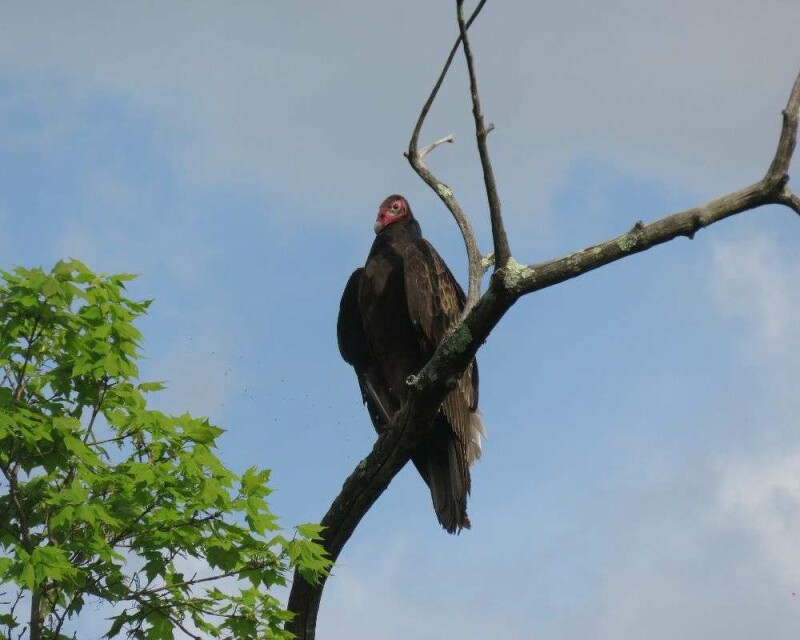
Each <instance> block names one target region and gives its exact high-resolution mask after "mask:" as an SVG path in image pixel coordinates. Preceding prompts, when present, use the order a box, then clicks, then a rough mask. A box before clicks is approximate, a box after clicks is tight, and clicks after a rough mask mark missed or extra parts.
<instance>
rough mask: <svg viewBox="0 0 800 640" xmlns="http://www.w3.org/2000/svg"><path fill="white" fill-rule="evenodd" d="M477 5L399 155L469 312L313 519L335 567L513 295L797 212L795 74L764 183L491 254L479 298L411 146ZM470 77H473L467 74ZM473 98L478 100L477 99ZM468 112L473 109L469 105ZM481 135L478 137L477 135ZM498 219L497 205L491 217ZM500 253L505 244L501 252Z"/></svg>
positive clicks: (310, 600) (297, 587)
mask: <svg viewBox="0 0 800 640" xmlns="http://www.w3.org/2000/svg"><path fill="white" fill-rule="evenodd" d="M485 1H486V0H482V1H481V2H480V3H479V4H478V5H477V7H476V9H475V11H474V12H473V14H472V16H471V17H470V19H469V20H468V21H466V22H464V21H463V16H461V15H459V23H460V28H461V29H460V30H461V35H460V36H459V39H458V40H457V41H456V44H455V45H454V47H453V49H452V50H451V52H450V56H449V57H448V59H447V62H446V63H445V66H444V69H443V70H442V73H441V74H440V76H439V79H438V80H437V82H436V84H435V86H434V88H433V91H432V92H431V95H430V97H429V98H428V101H427V102H426V103H425V105H424V106H423V109H422V112H421V113H420V116H419V119H418V120H417V124H416V126H415V128H414V132H413V134H412V137H411V141H410V143H409V149H408V153H407V154H406V155H407V157H408V159H409V162H410V163H411V165H412V167H414V169H415V171H417V173H418V174H419V175H420V177H421V178H422V179H423V180H424V181H425V182H426V183H427V184H428V185H429V186H430V187H431V188H432V189H434V190H435V191H436V193H437V194H438V195H439V197H440V198H441V199H442V201H443V202H445V204H446V205H447V207H448V209H449V210H450V211H451V213H452V214H453V216H454V217H455V218H456V221H457V222H458V224H459V228H460V229H461V232H462V235H463V236H464V241H465V244H466V247H467V254H468V256H469V264H470V267H469V268H470V287H469V291H470V294H469V298H468V305H469V306H468V309H467V312H465V316H464V317H463V319H462V321H461V322H460V323H459V325H458V326H457V327H456V329H455V331H453V332H452V333H451V334H450V335H448V337H447V338H446V339H445V340H443V341H442V343H441V344H440V345H439V347H438V348H437V350H436V352H435V353H434V355H433V357H432V358H431V359H430V361H429V362H428V363H427V364H426V365H425V366H424V367H423V368H422V370H421V371H420V372H419V374H418V375H416V376H413V379H412V381H411V382H410V392H409V396H408V399H407V401H406V403H405V404H404V405H403V407H402V409H401V410H400V411H399V412H398V413H397V414H396V415H395V416H393V418H392V420H391V421H390V422H391V424H390V426H389V427H388V428H387V429H386V430H385V431H383V432H382V433H381V434H380V435H379V436H378V439H377V441H376V443H375V445H374V446H373V448H372V451H371V452H370V454H369V455H368V456H367V457H366V458H364V459H363V460H362V461H361V462H359V464H358V466H357V467H356V469H355V471H354V472H353V474H352V475H351V476H350V477H349V478H347V480H346V481H345V483H344V486H343V487H342V490H341V492H340V493H339V495H338V496H337V497H336V499H335V500H334V502H333V504H332V505H331V507H330V509H329V510H328V512H327V513H326V514H325V517H324V518H323V519H322V522H321V524H322V525H323V527H324V529H323V532H322V544H323V546H324V548H325V549H326V550H327V552H328V554H329V557H330V559H331V560H333V561H334V562H335V561H336V560H337V558H338V557H339V553H340V552H341V550H342V549H343V547H344V545H345V544H346V542H347V540H348V539H349V538H350V536H351V535H352V533H353V531H354V530H355V528H356V527H357V526H358V524H359V522H360V521H361V519H362V518H363V517H364V515H365V514H366V513H367V511H368V510H369V509H370V507H371V506H372V505H373V504H374V502H375V501H376V500H377V499H378V498H379V497H380V495H381V494H382V493H383V491H384V490H385V489H386V487H387V486H388V485H389V483H390V482H391V480H392V478H393V477H394V476H395V475H396V474H397V473H398V472H399V471H400V469H402V467H403V466H404V465H405V464H406V463H407V462H408V460H409V458H410V451H411V450H412V449H413V448H414V446H415V445H416V444H418V443H419V442H420V441H421V440H422V439H424V438H425V437H426V436H427V434H428V433H429V430H430V428H431V422H432V420H433V418H434V417H435V415H436V413H437V412H438V411H439V407H440V405H441V402H442V400H443V399H444V397H445V395H446V394H447V393H448V392H449V391H450V389H452V388H453V386H454V385H455V384H456V381H457V380H458V379H459V378H460V376H461V375H463V373H464V371H465V370H466V368H467V367H468V366H469V364H470V363H471V362H472V360H473V358H474V357H475V354H476V352H477V351H478V349H479V348H480V346H481V345H482V344H483V343H484V342H485V340H486V339H487V338H488V336H489V334H490V333H491V331H492V329H493V328H494V327H495V326H496V325H497V323H498V322H499V321H500V320H501V318H502V317H503V316H504V315H505V313H506V312H507V311H508V310H509V309H510V308H511V307H512V306H513V304H514V303H515V302H516V301H517V300H518V299H519V298H520V297H522V296H523V295H526V294H528V293H532V292H534V291H538V290H540V289H544V288H546V287H549V286H552V285H555V284H558V283H561V282H564V281H566V280H570V279H572V278H575V277H577V276H579V275H582V274H583V273H586V272H588V271H591V270H593V269H597V268H599V267H601V266H604V265H606V264H610V263H611V262H614V261H616V260H619V259H621V258H624V257H626V256H629V255H633V254H635V253H640V252H642V251H645V250H647V249H649V248H651V247H654V246H656V245H658V244H663V243H665V242H668V241H670V240H673V239H675V238H677V237H679V236H686V237H689V238H692V237H693V236H694V234H695V233H696V232H697V231H698V230H699V229H703V228H705V227H707V226H709V225H711V224H713V223H715V222H718V221H720V220H723V219H725V218H727V217H730V216H732V215H735V214H737V213H741V212H743V211H747V210H750V209H754V208H757V207H760V206H763V205H766V204H784V205H786V206H788V207H791V208H792V209H794V210H795V211H797V212H798V213H800V198H798V196H797V195H796V194H794V193H792V192H791V191H790V190H789V189H788V187H787V186H786V185H787V182H788V179H789V178H788V169H789V165H790V162H791V157H792V154H793V151H794V147H795V141H796V135H797V128H798V112H799V111H800V76H798V79H797V81H796V82H795V84H794V86H793V89H792V92H791V94H790V97H789V102H788V105H787V107H786V110H785V111H784V120H783V128H782V131H781V136H780V139H779V142H778V147H777V150H776V153H775V157H774V159H773V161H772V163H771V165H770V167H769V169H768V170H767V173H766V174H765V176H764V178H762V179H761V180H759V181H758V182H756V183H755V184H752V185H750V186H748V187H745V188H744V189H741V190H739V191H736V192H734V193H731V194H728V195H726V196H723V197H721V198H718V199H716V200H713V201H711V202H709V203H708V204H706V205H703V206H700V207H695V208H692V209H688V210H686V211H682V212H679V213H675V214H672V215H669V216H666V217H664V218H662V219H660V220H657V221H655V222H652V223H650V224H647V225H645V224H644V223H642V222H637V223H636V224H635V225H634V226H633V228H632V229H631V230H630V231H629V232H628V233H626V234H623V235H622V236H619V237H617V238H613V239H611V240H608V241H606V242H603V243H601V244H597V245H595V246H593V247H589V248H588V249H584V250H582V251H578V252H575V253H571V254H569V255H567V256H564V257H562V258H558V259H556V260H551V261H549V262H545V263H541V264H536V265H528V266H526V265H521V264H519V263H517V262H516V261H514V260H513V258H512V257H511V256H510V254H508V255H506V256H505V261H504V262H501V259H502V255H498V252H497V251H496V252H495V255H494V258H495V259H496V260H497V268H496V269H495V272H494V273H493V274H492V278H491V281H490V284H489V287H488V289H487V291H486V292H485V293H484V294H483V295H482V296H480V295H479V285H480V277H481V275H482V274H483V273H484V272H485V270H486V269H487V268H488V267H489V265H490V264H491V257H490V256H487V257H486V258H484V259H481V256H480V253H479V252H478V250H477V245H476V243H475V238H474V234H472V232H471V227H470V225H469V221H468V220H467V219H466V216H464V213H463V211H462V210H461V208H460V207H459V205H458V203H457V202H456V200H455V198H454V197H453V192H452V190H451V189H450V188H449V187H448V186H447V185H446V184H444V183H443V182H441V181H439V180H438V179H436V178H435V177H434V176H433V174H432V173H431V172H430V171H429V170H428V169H427V167H425V165H424V163H423V162H422V159H423V157H424V155H425V154H427V153H429V152H430V151H431V150H432V149H433V148H435V146H437V145H438V144H441V143H442V142H443V141H444V140H446V139H442V140H439V141H437V142H435V143H433V145H429V146H428V147H425V148H424V149H423V151H422V152H420V151H419V150H418V148H417V145H418V138H419V134H420V131H421V129H422V125H423V123H424V120H425V117H426V115H427V113H428V111H429V110H430V107H431V105H432V104H433V100H434V99H435V97H436V94H437V93H438V90H439V88H440V86H441V84H442V82H443V80H444V77H445V75H446V74H447V71H448V69H449V67H450V64H451V62H452V60H453V57H454V55H455V51H456V50H457V48H458V46H459V44H460V43H461V42H462V40H464V36H465V35H466V29H467V28H468V27H469V25H470V24H471V23H472V21H473V20H474V19H475V17H476V16H477V14H478V13H479V12H480V10H481V9H482V8H483V5H484V4H485ZM462 4H463V0H458V6H459V8H461V6H462ZM466 44H467V43H466V42H465V45H466ZM470 75H471V79H472V78H473V76H474V72H471V74H470ZM475 93H476V94H477V91H475ZM473 106H475V101H474V100H473ZM475 111H476V112H477V113H480V107H479V106H478V107H477V108H476V109H475ZM476 126H477V127H478V132H480V131H483V129H482V127H483V124H482V120H481V121H480V122H479V121H478V119H477V118H476ZM487 129H488V128H487ZM486 132H487V131H484V137H485V133H486ZM423 152H424V153H423ZM487 159H488V155H487ZM488 188H489V187H488V184H487V189H488ZM499 212H500V210H499V205H498V209H497V213H498V217H499ZM493 223H494V220H493ZM495 244H496V248H497V249H498V250H500V249H501V246H502V243H499V245H498V242H497V236H495ZM507 247H508V245H507V243H506V250H507ZM324 585H325V579H324V578H323V579H321V580H320V581H319V582H318V583H316V584H311V583H309V582H306V581H305V579H304V578H302V576H301V575H300V574H299V573H298V572H296V573H295V579H294V582H293V585H292V590H291V593H290V596H289V602H288V608H289V610H290V611H292V612H294V614H295V617H294V619H293V620H292V621H291V622H290V623H289V624H287V629H288V630H289V631H291V632H292V633H294V634H295V635H296V637H297V638H298V639H300V640H313V639H314V637H315V633H316V620H317V613H318V611H319V603H320V598H321V596H322V591H323V588H324Z"/></svg>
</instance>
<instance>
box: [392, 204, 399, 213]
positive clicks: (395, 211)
mask: <svg viewBox="0 0 800 640" xmlns="http://www.w3.org/2000/svg"><path fill="white" fill-rule="evenodd" d="M389 208H390V209H391V210H392V211H393V212H394V213H397V212H398V211H400V203H399V202H395V203H394V204H393V205H392V206H391V207H389Z"/></svg>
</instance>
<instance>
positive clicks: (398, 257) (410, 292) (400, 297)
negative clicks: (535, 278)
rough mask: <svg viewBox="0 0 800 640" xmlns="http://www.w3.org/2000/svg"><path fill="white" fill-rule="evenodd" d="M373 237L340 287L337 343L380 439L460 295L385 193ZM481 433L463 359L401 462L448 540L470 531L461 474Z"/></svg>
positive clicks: (474, 368) (472, 376)
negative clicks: (422, 435) (461, 369)
mask: <svg viewBox="0 0 800 640" xmlns="http://www.w3.org/2000/svg"><path fill="white" fill-rule="evenodd" d="M375 234H376V237H375V241H374V242H373V243H372V248H371V249H370V252H369V256H368V257H367V262H366V264H365V265H364V267H362V268H359V269H356V270H355V271H354V272H353V274H352V275H351V276H350V279H349V280H348V281H347V286H345V289H344V294H343V295H342V301H341V304H340V306H339V318H338V322H337V337H338V339H339V351H340V352H341V354H342V358H344V360H345V361H346V362H348V363H349V364H351V365H352V366H353V368H354V369H355V372H356V375H357V377H358V383H359V386H360V387H361V394H362V397H363V400H364V403H365V404H366V405H367V408H368V409H369V413H370V417H371V418H372V423H373V424H374V426H375V429H376V430H377V431H378V432H379V433H380V432H381V431H382V430H383V429H385V428H386V426H387V420H388V419H390V418H391V417H392V416H393V415H394V414H395V412H397V411H398V410H399V409H400V407H401V406H402V404H403V401H404V400H405V398H406V396H407V394H408V391H409V388H408V384H407V382H406V380H407V378H408V377H409V376H410V375H414V374H417V373H419V371H420V369H422V367H423V366H424V365H425V364H426V363H427V362H428V360H429V359H430V357H431V356H432V355H433V353H434V351H435V350H436V347H437V346H438V345H439V343H440V342H441V341H442V339H444V337H445V336H446V335H447V333H448V331H449V330H451V329H452V328H453V327H454V326H455V324H456V323H457V321H458V318H459V315H460V313H461V311H462V310H463V308H464V301H465V296H464V291H463V290H462V289H461V287H460V286H459V284H458V282H456V279H455V278H454V277H453V274H452V273H450V269H448V268H447V265H446V264H445V263H444V261H443V260H442V258H441V256H439V254H438V253H437V252H436V249H434V248H433V246H432V245H431V244H430V243H429V242H428V241H427V240H425V239H424V238H423V237H422V231H421V230H420V226H419V223H418V222H417V221H416V219H415V218H414V214H413V213H412V212H411V207H410V206H409V205H408V201H407V200H406V199H405V198H404V197H402V196H399V195H391V196H389V197H388V198H386V199H385V200H384V201H383V202H382V203H381V205H380V207H379V208H378V217H377V219H376V221H375ZM485 435H486V433H485V431H484V428H483V424H482V423H481V419H480V417H479V415H478V363H477V362H476V361H474V360H473V362H472V364H471V365H470V366H469V367H468V368H467V370H466V372H465V373H464V375H463V376H462V377H461V379H460V380H459V381H458V384H457V385H456V387H455V388H454V389H453V390H452V391H451V392H450V393H449V394H448V395H447V397H446V398H445V400H444V402H443V403H442V407H441V409H440V411H439V414H438V415H437V417H436V419H435V421H434V424H433V429H432V431H431V434H430V436H429V437H428V438H427V439H426V440H425V441H424V442H423V443H422V444H421V445H420V446H419V447H418V448H417V449H416V450H415V451H413V452H412V456H411V459H412V461H413V462H414V465H415V466H416V467H417V470H418V471H419V473H420V475H421V476H422V478H423V480H425V482H426V483H427V485H428V487H429V488H430V492H431V497H432V498H433V507H434V509H435V511H436V517H437V518H438V520H439V522H440V523H441V525H442V526H443V527H444V528H445V529H446V530H447V531H448V532H450V533H457V532H459V531H460V530H461V529H468V528H469V527H470V522H469V518H468V517H467V495H468V494H469V492H470V473H469V467H470V465H471V464H472V463H473V462H474V461H475V460H476V459H478V458H479V457H480V455H481V437H485Z"/></svg>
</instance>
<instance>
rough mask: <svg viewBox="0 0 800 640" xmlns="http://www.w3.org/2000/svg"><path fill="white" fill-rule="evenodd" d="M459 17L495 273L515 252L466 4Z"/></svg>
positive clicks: (461, 3) (460, 3) (460, 5)
mask: <svg viewBox="0 0 800 640" xmlns="http://www.w3.org/2000/svg"><path fill="white" fill-rule="evenodd" d="M456 7H457V13H458V29H459V32H460V33H461V40H462V42H463V48H464V57H465V58H466V60H467V71H468V72H469V88H470V97H471V98H472V115H473V117H474V119H475V140H476V141H477V143H478V155H479V156H480V159H481V169H482V170H483V182H484V185H485V186H486V197H487V199H488V201H489V218H490V220H491V223H492V239H493V241H494V260H495V269H502V268H503V267H505V266H506V265H507V264H508V260H509V258H510V257H511V249H510V248H509V245H508V236H507V235H506V229H505V225H504V224H503V213H502V207H501V205H500V196H499V194H498V193H497V182H496V181H495V178H494V169H492V160H491V158H490V157H489V147H488V145H487V144H486V139H487V138H488V136H489V132H490V131H491V130H492V129H493V128H494V126H493V125H490V126H488V127H487V126H486V125H485V123H484V121H483V111H482V110H481V99H480V94H479V93H478V79H477V76H476V74H475V61H474V59H473V56H472V47H471V46H470V42H469V38H468V37H467V23H466V22H465V21H464V0H458V1H457V3H456Z"/></svg>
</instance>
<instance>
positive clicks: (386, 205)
mask: <svg viewBox="0 0 800 640" xmlns="http://www.w3.org/2000/svg"><path fill="white" fill-rule="evenodd" d="M413 219H414V215H413V214H412V213H411V207H409V206H408V200H406V199H405V198H404V197H403V196H398V195H397V194H395V195H392V196H389V197H388V198H386V200H384V201H383V202H381V206H380V207H378V217H377V219H376V220H375V233H380V232H381V231H382V230H383V229H384V228H386V227H388V226H389V225H390V224H392V223H394V222H400V220H413Z"/></svg>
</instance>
